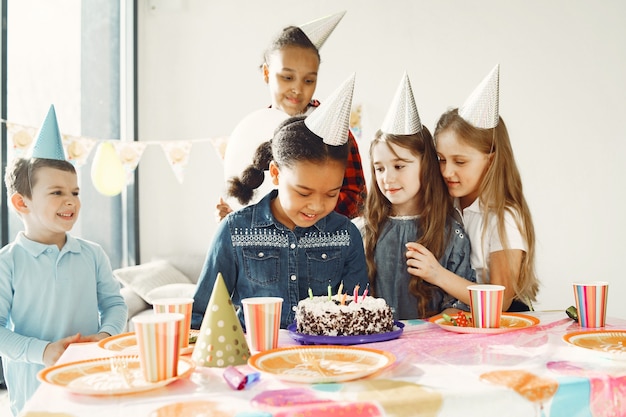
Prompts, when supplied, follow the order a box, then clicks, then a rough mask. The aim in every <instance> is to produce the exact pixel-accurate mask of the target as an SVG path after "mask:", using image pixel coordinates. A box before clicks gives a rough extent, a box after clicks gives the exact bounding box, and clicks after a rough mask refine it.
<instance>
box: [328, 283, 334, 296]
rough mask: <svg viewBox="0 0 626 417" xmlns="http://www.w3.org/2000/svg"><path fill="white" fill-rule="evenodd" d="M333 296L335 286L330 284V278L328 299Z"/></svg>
mask: <svg viewBox="0 0 626 417" xmlns="http://www.w3.org/2000/svg"><path fill="white" fill-rule="evenodd" d="M332 298H333V287H331V286H330V280H328V301H330V300H331V299H332Z"/></svg>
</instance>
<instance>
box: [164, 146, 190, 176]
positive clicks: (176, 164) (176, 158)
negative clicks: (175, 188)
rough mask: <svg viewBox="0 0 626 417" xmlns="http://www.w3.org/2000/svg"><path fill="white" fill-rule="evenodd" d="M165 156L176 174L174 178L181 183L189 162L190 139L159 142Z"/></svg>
mask: <svg viewBox="0 0 626 417" xmlns="http://www.w3.org/2000/svg"><path fill="white" fill-rule="evenodd" d="M161 147H162V148H163V152H165V157H166V158H167V161H168V162H169V163H170V166H171V167H172V171H174V175H176V179H177V180H178V182H180V183H181V184H182V183H183V179H184V177H185V168H186V167H187V162H189V153H190V152H191V141H189V140H180V141H170V142H163V143H161Z"/></svg>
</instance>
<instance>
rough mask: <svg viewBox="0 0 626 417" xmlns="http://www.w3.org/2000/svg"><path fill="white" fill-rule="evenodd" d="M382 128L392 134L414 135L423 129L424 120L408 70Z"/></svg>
mask: <svg viewBox="0 0 626 417" xmlns="http://www.w3.org/2000/svg"><path fill="white" fill-rule="evenodd" d="M380 130H381V131H382V132H384V133H387V134H391V135H413V134H415V133H418V132H420V131H421V130H422V122H421V121H420V116H419V113H418V112H417V106H416V105H415V99H414V98H413V90H411V81H410V80H409V76H408V74H407V73H406V72H405V73H404V76H403V77H402V81H400V85H399V86H398V89H397V90H396V94H395V96H394V97H393V101H392V102H391V106H390V107H389V110H387V115H386V116H385V120H384V121H383V125H382V126H381V128H380Z"/></svg>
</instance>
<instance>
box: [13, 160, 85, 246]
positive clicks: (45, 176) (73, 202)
mask: <svg viewBox="0 0 626 417" xmlns="http://www.w3.org/2000/svg"><path fill="white" fill-rule="evenodd" d="M32 184H33V186H32V196H31V198H26V197H24V196H19V195H18V196H17V197H16V196H14V197H12V201H13V204H14V206H15V207H16V210H18V212H19V213H20V214H21V215H22V218H23V219H24V226H25V233H26V236H27V237H28V238H29V239H31V240H34V241H37V242H41V243H45V244H57V245H60V246H59V247H62V246H63V244H64V243H65V232H68V231H70V230H71V229H72V227H73V226H74V224H75V223H76V221H77V220H78V213H79V212H80V199H79V198H78V192H79V188H78V178H77V176H76V174H75V173H74V172H68V171H63V170H60V169H55V168H50V167H41V168H38V169H37V170H36V171H35V173H34V175H33V178H32Z"/></svg>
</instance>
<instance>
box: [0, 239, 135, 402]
mask: <svg viewBox="0 0 626 417" xmlns="http://www.w3.org/2000/svg"><path fill="white" fill-rule="evenodd" d="M66 236H67V241H66V243H65V245H64V246H63V248H62V249H61V250H59V248H58V247H57V246H56V245H46V244H42V243H38V242H34V241H31V240H29V239H27V238H26V236H25V235H24V234H23V233H19V234H18V236H17V238H16V239H15V241H14V242H13V243H10V244H8V245H6V246H5V247H4V248H2V249H1V250H0V356H2V362H3V366H4V374H5V379H6V383H7V387H8V390H9V399H10V402H11V410H12V412H13V413H14V414H17V412H19V410H20V409H21V408H22V407H23V405H24V403H25V402H26V401H27V400H28V398H30V396H31V395H32V394H33V393H34V391H35V390H36V388H37V387H38V386H39V382H38V380H37V372H39V371H40V370H41V369H43V368H44V365H43V353H44V350H45V349H46V346H47V345H48V343H51V342H54V341H57V340H59V339H62V338H64V337H68V336H71V335H73V334H76V333H79V332H80V333H81V334H82V335H91V334H96V333H100V332H106V333H109V334H111V335H114V334H118V333H120V332H122V331H123V329H124V325H125V323H126V319H127V314H128V312H127V307H126V304H125V303H124V299H123V298H122V296H121V295H120V284H119V283H118V281H117V280H116V279H115V277H114V276H113V272H112V269H111V264H110V261H109V258H108V257H107V255H106V253H105V252H104V250H103V249H102V248H101V247H100V246H99V245H98V244H96V243H93V242H89V241H86V240H83V239H79V238H75V237H72V236H71V235H70V234H69V233H68V234H66Z"/></svg>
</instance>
